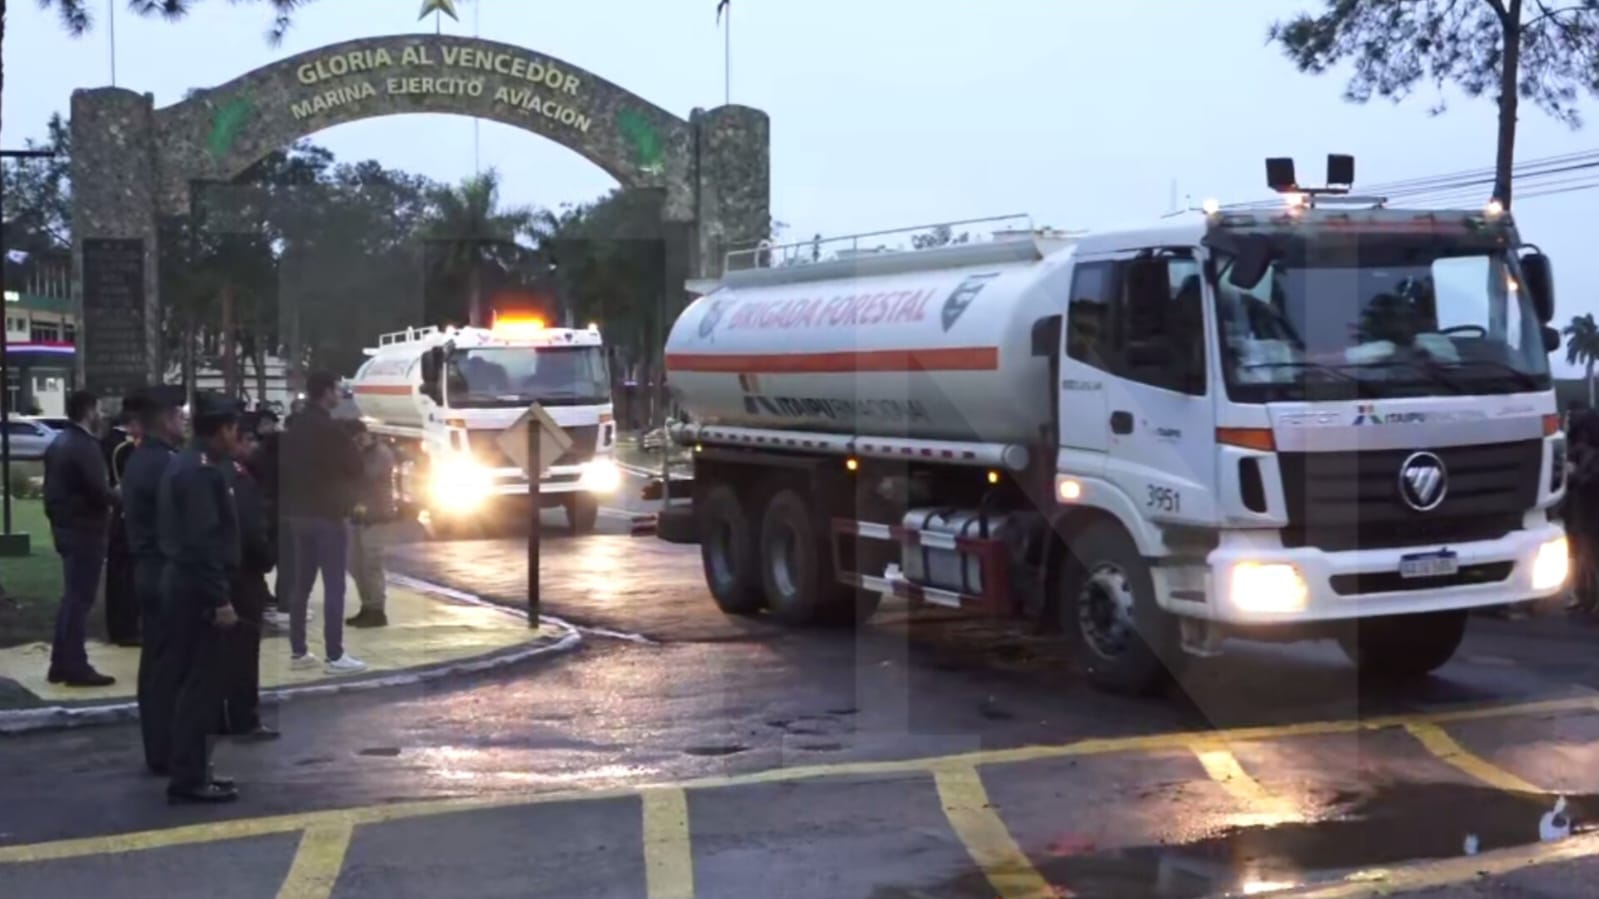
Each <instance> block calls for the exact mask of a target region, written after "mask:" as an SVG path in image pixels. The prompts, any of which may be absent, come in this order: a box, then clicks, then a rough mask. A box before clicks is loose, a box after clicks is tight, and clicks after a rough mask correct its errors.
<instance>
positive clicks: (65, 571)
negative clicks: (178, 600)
mask: <svg viewBox="0 0 1599 899" xmlns="http://www.w3.org/2000/svg"><path fill="white" fill-rule="evenodd" d="M99 402H100V398H99V397H97V396H95V395H94V394H92V393H90V392H88V391H86V390H79V391H77V392H75V393H73V394H72V396H70V397H68V398H67V417H68V418H70V419H71V420H72V425H71V426H70V427H68V428H67V429H66V430H65V431H62V432H61V433H60V434H58V435H57V436H56V438H55V440H53V441H52V442H51V443H50V446H49V448H48V449H46V450H45V454H44V510H45V515H46V516H47V517H48V518H49V519H50V534H51V536H52V537H54V538H55V546H56V552H57V553H59V554H60V556H61V575H62V577H61V580H62V594H61V609H60V611H59V612H58V613H57V614H56V629H55V639H54V641H53V642H52V644H51V647H50V672H49V678H50V682H51V683H53V684H64V685H66V686H69V687H105V686H109V685H111V684H114V683H116V678H113V677H110V676H108V675H104V674H101V673H100V672H98V671H96V670H94V668H93V666H91V665H90V664H89V654H88V651H87V649H86V648H85V647H84V641H85V639H87V634H86V631H87V630H88V623H89V610H90V609H91V608H93V607H94V597H95V594H96V593H97V592H98V591H99V589H100V573H101V570H102V569H103V568H104V566H105V556H106V539H107V532H108V530H109V527H110V523H111V511H112V509H113V508H115V507H116V505H117V496H116V494H115V493H114V492H113V491H112V489H111V482H110V480H109V478H108V476H107V474H106V462H105V455H104V454H103V453H102V452H101V450H100V441H99V439H98V438H97V437H95V431H97V430H98V429H99V427H100V410H99V408H98V405H99Z"/></svg>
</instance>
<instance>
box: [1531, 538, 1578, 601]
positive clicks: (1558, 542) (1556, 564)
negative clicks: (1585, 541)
mask: <svg viewBox="0 0 1599 899" xmlns="http://www.w3.org/2000/svg"><path fill="white" fill-rule="evenodd" d="M1570 568H1571V549H1570V547H1569V546H1568V545H1567V543H1566V538H1565V537H1556V538H1555V539H1553V540H1550V541H1549V542H1548V543H1545V544H1544V545H1543V546H1540V547H1538V554H1537V555H1535V556H1533V557H1532V589H1534V590H1557V589H1559V588H1560V586H1561V585H1563V584H1564V583H1565V582H1566V575H1567V574H1568V573H1569V570H1570Z"/></svg>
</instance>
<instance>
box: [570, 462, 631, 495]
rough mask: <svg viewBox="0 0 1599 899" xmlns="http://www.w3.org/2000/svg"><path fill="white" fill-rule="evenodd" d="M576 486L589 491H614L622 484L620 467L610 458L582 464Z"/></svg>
mask: <svg viewBox="0 0 1599 899" xmlns="http://www.w3.org/2000/svg"><path fill="white" fill-rule="evenodd" d="M578 486H579V487H581V488H582V489H584V490H586V491H588V492H589V493H615V492H616V490H617V488H618V487H621V486H622V469H620V468H617V467H616V463H615V462H612V461H611V460H610V459H595V460H594V461H592V462H588V463H586V464H584V466H583V474H582V476H581V477H579V478H578Z"/></svg>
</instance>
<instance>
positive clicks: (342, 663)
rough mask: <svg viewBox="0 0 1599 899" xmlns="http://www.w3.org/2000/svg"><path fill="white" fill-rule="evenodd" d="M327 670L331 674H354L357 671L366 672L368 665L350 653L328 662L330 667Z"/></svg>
mask: <svg viewBox="0 0 1599 899" xmlns="http://www.w3.org/2000/svg"><path fill="white" fill-rule="evenodd" d="M325 670H326V671H327V673H329V674H354V673H356V672H357V671H365V670H366V663H365V662H363V661H361V660H360V659H358V658H356V657H355V656H352V655H350V654H349V653H345V654H344V655H342V656H339V657H338V658H336V659H330V660H328V666H327V668H326V669H325Z"/></svg>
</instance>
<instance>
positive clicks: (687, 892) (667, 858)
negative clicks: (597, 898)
mask: <svg viewBox="0 0 1599 899" xmlns="http://www.w3.org/2000/svg"><path fill="white" fill-rule="evenodd" d="M639 798H640V799H642V800H643V802H644V880H645V884H646V885H647V887H648V895H649V899H694V852H693V849H692V847H691V845H690V838H689V829H688V794H687V793H685V792H684V791H683V790H681V789H678V788H675V787H666V788H661V789H655V790H645V791H644V793H643V795H642V796H640V797H639Z"/></svg>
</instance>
